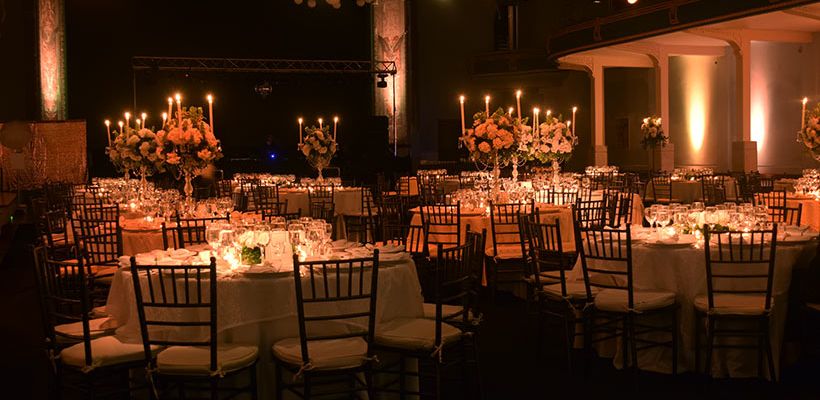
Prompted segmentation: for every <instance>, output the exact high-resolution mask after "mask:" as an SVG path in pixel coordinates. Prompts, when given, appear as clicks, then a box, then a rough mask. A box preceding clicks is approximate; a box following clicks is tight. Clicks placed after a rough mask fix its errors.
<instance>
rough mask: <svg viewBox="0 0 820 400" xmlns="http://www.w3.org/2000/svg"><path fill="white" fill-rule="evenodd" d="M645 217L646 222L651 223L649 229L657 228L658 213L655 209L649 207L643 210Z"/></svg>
mask: <svg viewBox="0 0 820 400" xmlns="http://www.w3.org/2000/svg"><path fill="white" fill-rule="evenodd" d="M643 217H644V218H646V222H649V227H650V228H651V227H654V226H655V219H657V211H656V209H655V208H652V207H647V208H644V209H643Z"/></svg>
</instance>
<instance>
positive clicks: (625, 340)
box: [621, 316, 629, 369]
mask: <svg viewBox="0 0 820 400" xmlns="http://www.w3.org/2000/svg"><path fill="white" fill-rule="evenodd" d="M627 318H628V317H627V316H624V319H623V321H622V322H621V355H622V356H623V363H622V367H623V369H627V368H628V367H629V330H628V328H627V322H626V320H627Z"/></svg>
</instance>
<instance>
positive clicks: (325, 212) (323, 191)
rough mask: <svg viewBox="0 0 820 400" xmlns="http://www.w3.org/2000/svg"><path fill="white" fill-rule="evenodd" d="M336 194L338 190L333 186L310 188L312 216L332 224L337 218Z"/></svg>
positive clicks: (309, 202)
mask: <svg viewBox="0 0 820 400" xmlns="http://www.w3.org/2000/svg"><path fill="white" fill-rule="evenodd" d="M335 193H336V189H335V186H333V185H317V186H311V187H310V188H308V204H310V216H311V217H313V218H315V219H323V220H325V222H327V223H329V224H332V223H333V219H334V217H335V216H336V203H335V200H334V195H335Z"/></svg>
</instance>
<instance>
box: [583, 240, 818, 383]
mask: <svg viewBox="0 0 820 400" xmlns="http://www.w3.org/2000/svg"><path fill="white" fill-rule="evenodd" d="M637 229H644V228H637ZM681 236H682V237H683V236H689V235H681ZM811 236H815V237H816V232H815V233H814V234H813V235H807V238H808V237H811ZM696 246H697V245H691V244H687V243H686V241H683V240H681V243H666V244H664V243H657V242H656V243H645V242H633V243H632V268H633V282H634V283H633V284H634V285H635V289H636V290H649V291H665V292H672V293H674V294H675V299H676V302H677V304H678V306H679V308H678V329H679V331H678V337H679V343H678V346H679V347H678V372H683V371H694V370H695V337H694V333H695V324H696V321H695V312H694V311H695V308H694V301H695V297H696V296H700V295H705V294H706V259H705V255H704V251H705V250H704V249H703V248H697V247H696ZM699 246H701V247H702V246H703V244H702V243H701V244H700V245H699ZM816 248H817V241H816V239H814V240H807V241H801V242H782V243H778V245H777V251H776V256H775V270H774V281H773V288H772V295H773V302H774V306H773V311H772V324H771V327H770V329H771V331H770V333H771V342H772V347H773V355H774V359H775V360H779V359H780V348H781V344H782V342H783V330H784V326H785V321H786V311H787V307H788V290H789V284H790V282H791V277H792V270H793V268H795V267H800V266H807V265H809V264H810V261H811V260H812V258H813V257H814V255H815V252H816ZM589 262H590V267H594V266H595V265H596V264H595V262H594V261H592V260H589ZM598 267H599V268H600V266H598ZM567 280H569V281H577V282H583V281H584V278H583V269H582V267H581V260H580V259H579V260H578V262H577V263H576V265H575V266H574V268H573V269H572V271H571V272H570V273H569V274H568V276H567ZM700 328H701V329H702V328H703V327H700ZM654 339H656V340H668V336H664V335H660V336H658V337H655V338H654ZM578 344H579V341H576V345H578ZM621 344H622V342H621V341H620V340H616V339H612V340H608V341H603V342H600V343H599V344H597V345H596V350H597V351H598V354H599V355H601V356H603V357H612V358H613V364H614V365H615V367H617V368H621V367H622V365H621V363H622V353H621V352H622V351H623V349H622V348H621ZM701 345H703V341H701ZM701 351H702V352H703V351H704V350H703V349H701ZM704 359H705V358H704V357H703V353H702V354H701V358H700V360H701V362H703V360H704ZM638 365H639V368H640V369H641V370H648V371H654V372H660V373H671V370H672V352H671V349H670V348H666V347H654V348H649V349H645V350H642V351H640V352H638ZM701 368H702V366H701ZM712 374H713V376H716V377H754V376H757V352H756V351H755V350H748V349H715V353H714V355H713V368H712Z"/></svg>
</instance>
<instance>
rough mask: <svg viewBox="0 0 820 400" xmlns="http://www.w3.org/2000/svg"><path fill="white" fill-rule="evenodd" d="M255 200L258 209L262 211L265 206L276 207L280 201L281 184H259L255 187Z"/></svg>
mask: <svg viewBox="0 0 820 400" xmlns="http://www.w3.org/2000/svg"><path fill="white" fill-rule="evenodd" d="M253 202H254V204H255V205H256V211H257V212H260V213H261V212H262V210H263V209H265V208H270V207H274V206H275V205H278V204H279V203H280V201H279V186H276V185H270V186H266V185H259V186H257V187H256V188H254V191H253Z"/></svg>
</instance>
